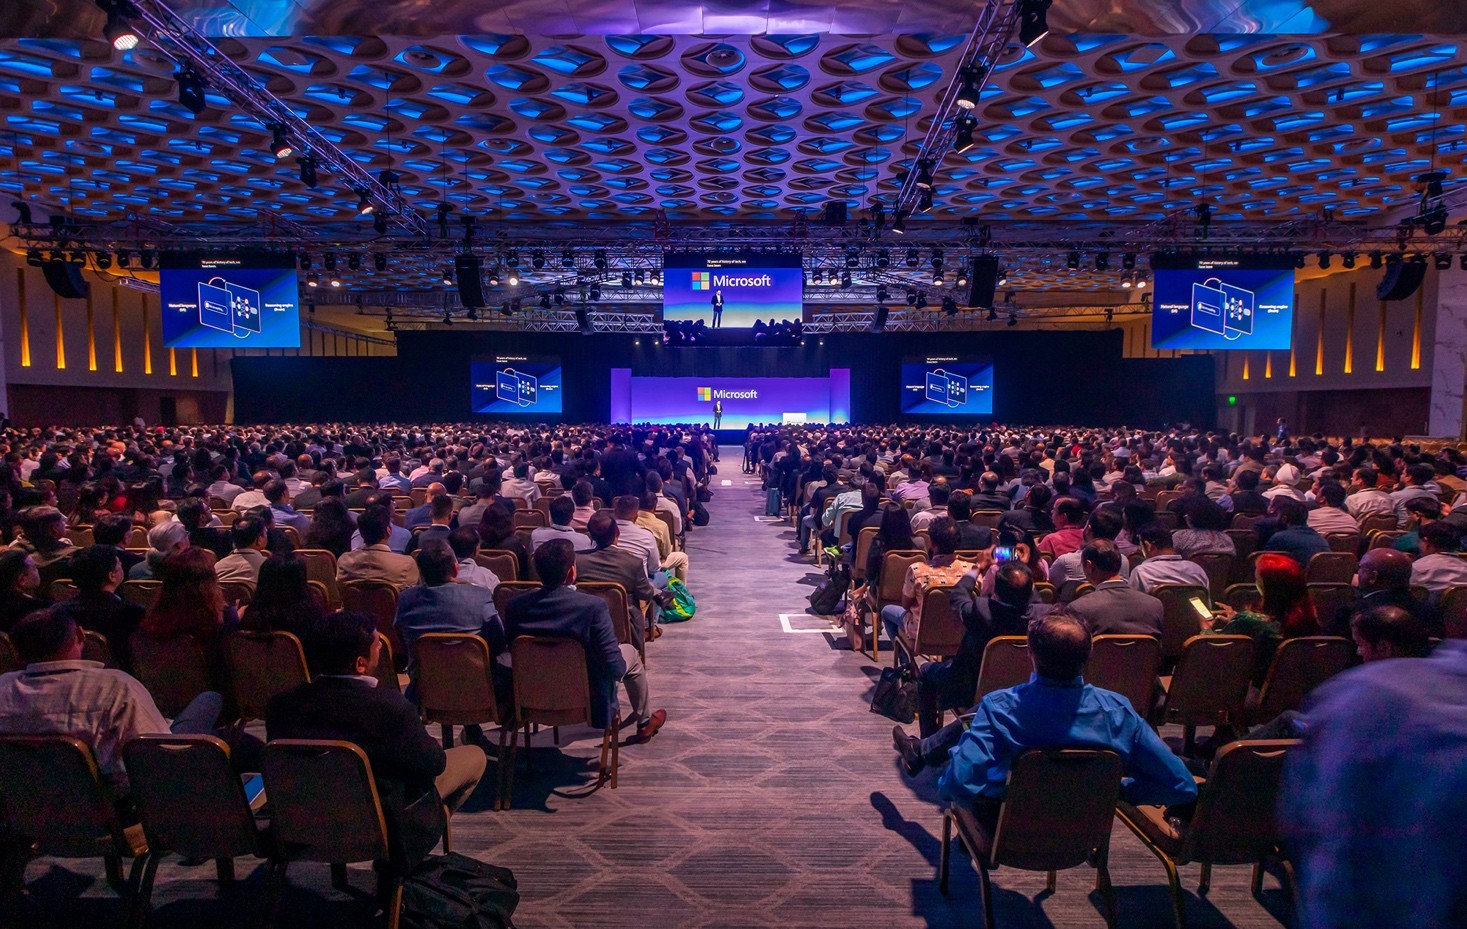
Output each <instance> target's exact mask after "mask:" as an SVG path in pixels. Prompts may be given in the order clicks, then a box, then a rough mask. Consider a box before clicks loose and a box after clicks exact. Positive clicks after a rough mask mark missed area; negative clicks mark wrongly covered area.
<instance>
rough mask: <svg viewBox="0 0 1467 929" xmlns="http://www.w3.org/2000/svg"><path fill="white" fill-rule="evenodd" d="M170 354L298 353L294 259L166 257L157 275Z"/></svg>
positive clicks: (272, 256) (263, 255) (264, 256)
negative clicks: (286, 350)
mask: <svg viewBox="0 0 1467 929" xmlns="http://www.w3.org/2000/svg"><path fill="white" fill-rule="evenodd" d="M159 292H160V295H161V297H162V301H163V342H164V344H165V345H166V346H167V347H169V348H299V347H300V298H299V291H298V284H297V281H296V271H295V259H294V258H292V257H291V256H289V255H276V254H273V253H261V254H252V253H246V254H245V255H243V256H235V257H225V258H220V257H214V256H199V255H172V256H168V257H167V258H166V259H165V261H164V263H163V264H162V266H161V268H160V270H159Z"/></svg>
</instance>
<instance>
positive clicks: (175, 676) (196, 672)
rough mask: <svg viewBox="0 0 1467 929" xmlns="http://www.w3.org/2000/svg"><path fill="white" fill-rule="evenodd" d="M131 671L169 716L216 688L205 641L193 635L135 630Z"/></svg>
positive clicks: (173, 715)
mask: <svg viewBox="0 0 1467 929" xmlns="http://www.w3.org/2000/svg"><path fill="white" fill-rule="evenodd" d="M129 644H130V646H131V648H132V674H133V677H136V678H137V679H138V680H139V681H142V683H143V686H144V687H146V688H148V693H150V694H152V695H153V702H154V703H156V704H158V711H159V712H161V713H162V714H163V715H164V716H167V717H168V718H169V719H172V718H173V717H175V716H177V715H178V714H179V713H181V712H183V708H184V707H186V706H188V705H189V702H190V701H192V700H193V698H194V697H197V696H198V695H199V694H201V693H203V692H204V691H206V690H213V689H214V682H213V680H212V678H211V675H210V674H209V662H208V659H207V658H205V656H204V644H203V643H202V642H200V641H199V640H198V639H196V638H194V637H193V636H191V635H173V636H154V635H149V634H148V633H146V632H134V633H133V634H132V640H131V642H130V643H129Z"/></svg>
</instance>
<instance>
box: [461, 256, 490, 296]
mask: <svg viewBox="0 0 1467 929" xmlns="http://www.w3.org/2000/svg"><path fill="white" fill-rule="evenodd" d="M483 270H484V262H483V261H481V260H480V259H479V258H478V257H476V256H474V255H459V256H457V257H455V258H454V259H453V276H454V279H455V280H456V281H457V282H458V302H459V303H460V304H461V305H462V306H464V307H465V308H468V307H474V308H476V309H477V308H479V307H485V306H488V305H489V304H488V303H486V302H485V301H484V280H483V276H482V272H483Z"/></svg>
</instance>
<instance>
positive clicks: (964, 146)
mask: <svg viewBox="0 0 1467 929" xmlns="http://www.w3.org/2000/svg"><path fill="white" fill-rule="evenodd" d="M977 125H978V121H977V120H976V119H974V118H973V117H971V116H959V117H958V122H957V132H956V133H955V134H954V135H953V151H955V152H957V153H958V154H959V155H961V154H962V153H963V152H966V151H967V150H968V149H970V148H972V147H973V129H974V128H975V127H976V126H977Z"/></svg>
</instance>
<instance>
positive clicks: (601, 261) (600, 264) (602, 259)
mask: <svg viewBox="0 0 1467 929" xmlns="http://www.w3.org/2000/svg"><path fill="white" fill-rule="evenodd" d="M591 264H592V265H594V266H595V267H596V270H597V271H605V270H606V252H605V251H603V250H602V249H599V248H598V249H596V251H595V252H593V253H592V254H591Z"/></svg>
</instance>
